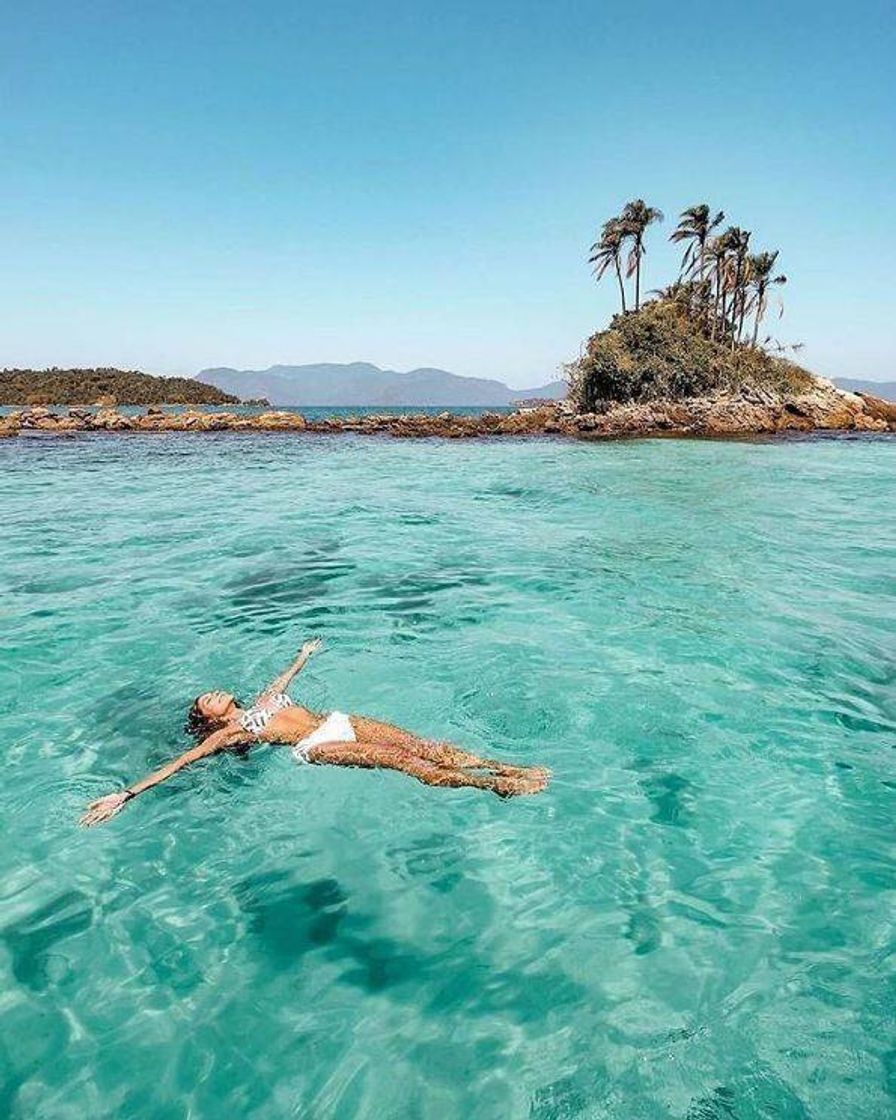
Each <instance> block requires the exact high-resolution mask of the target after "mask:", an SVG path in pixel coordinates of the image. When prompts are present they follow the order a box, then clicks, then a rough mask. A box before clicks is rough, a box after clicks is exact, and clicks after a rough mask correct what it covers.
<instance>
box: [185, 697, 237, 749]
mask: <svg viewBox="0 0 896 1120" xmlns="http://www.w3.org/2000/svg"><path fill="white" fill-rule="evenodd" d="M204 695H205V693H201V694H200V695H199V696H197V697H196V699H195V700H194V701H193V703H192V704H191V705H190V710H189V711H188V712H187V722H186V723H185V724H184V731H186V733H187V734H188V735H192V736H193V738H194V739H205V738H207V736H209V735H211V734H212V732H214V731H217V730H218V729H219V728H221V727H224V726H225V724H226V721H225V720H222V719H210V718H209V717H208V716H206V715H203V713H202V710H201V709H200V707H199V701H200V700H201V699H202V697H203V696H204ZM234 702H235V703H236V706H237V707H238V708H240V707H242V705H241V704H240V702H239V700H237V699H236V698H235V697H234Z"/></svg>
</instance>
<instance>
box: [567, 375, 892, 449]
mask: <svg viewBox="0 0 896 1120" xmlns="http://www.w3.org/2000/svg"><path fill="white" fill-rule="evenodd" d="M569 423H570V425H571V426H572V427H573V428H574V429H575V430H576V431H577V432H578V433H580V434H582V435H587V436H591V437H599V436H639V435H657V434H664V435H692V436H744V435H760V434H763V433H773V432H811V431H865V432H875V431H878V432H886V431H896V405H894V404H892V403H890V402H889V401H883V400H879V399H878V398H876V397H870V396H865V395H861V394H856V393H847V392H843V391H842V390H840V389H837V388H836V386H834V385H833V384H832V383H831V382H829V381H824V380H822V379H821V378H816V379H815V380H814V382H813V383H812V384H811V386H810V387H809V388H808V390H807V391H805V392H803V393H799V394H794V393H791V394H776V393H774V392H772V391H769V390H762V389H744V390H742V391H740V392H739V393H737V394H730V393H729V394H723V393H718V394H714V395H710V396H705V397H693V398H691V399H689V400H684V401H669V402H666V401H651V402H648V403H640V404H627V405H620V404H615V405H611V406H610V405H608V406H607V408H606V409H605V410H602V411H599V412H594V413H585V414H580V415H575V416H572V417H570V420H569Z"/></svg>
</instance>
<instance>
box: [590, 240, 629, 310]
mask: <svg viewBox="0 0 896 1120" xmlns="http://www.w3.org/2000/svg"><path fill="white" fill-rule="evenodd" d="M625 236H626V234H625V230H624V229H623V227H622V223H621V222H620V220H619V218H610V220H609V221H608V222H604V225H603V229H602V230H601V233H600V238H599V239H598V240H597V241H595V242H594V244H593V245H592V246H591V256H590V257H589V258H588V263H589V264H592V265H594V278H595V280H598V281H600V280H601V279H602V278H603V275H604V273H605V272H606V271H607V269H608V268H609V267H610V265H612V266H613V268H614V269H615V271H616V279H617V280H618V281H619V298H620V300H621V301H622V314H623V315H624V314H625V285H624V284H623V283H622V247H623V245H624V243H625Z"/></svg>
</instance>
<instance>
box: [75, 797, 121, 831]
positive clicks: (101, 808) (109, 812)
mask: <svg viewBox="0 0 896 1120" xmlns="http://www.w3.org/2000/svg"><path fill="white" fill-rule="evenodd" d="M127 801H130V797H128V794H127V791H126V790H122V791H121V793H110V794H109V795H108V796H106V797H101V798H100V799H99V801H93V802H91V803H90V805H89V806H88V807H87V812H86V813H85V814H84V816H83V817H82V818H81V820H80V821H79V822H78V823H79V824H82V825H83V826H84V827H85V828H93V826H94V825H95V824H102V823H103V821H108V820H111V819H112V817H114V816H115V814H116V813H120V812H121V810H122V809H123V808H124V805H125V803H126V802H127Z"/></svg>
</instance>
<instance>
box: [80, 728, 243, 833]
mask: <svg viewBox="0 0 896 1120" xmlns="http://www.w3.org/2000/svg"><path fill="white" fill-rule="evenodd" d="M252 738H253V736H252V735H251V734H250V733H249V732H248V731H244V730H243V728H242V727H239V726H238V725H235V724H232V725H231V726H229V727H222V728H221V730H220V731H215V732H214V733H213V734H211V735H209V736H208V738H207V739H203V740H202V742H201V743H198V744H197V745H196V746H195V747H193V749H192V750H189V751H186V752H185V753H184V754H182V755H181V756H180V757H179V758H175V759H174V761H173V762H169V763H168V765H167V766H163V767H162V768H161V770H156V771H155V773H154V774H149V775H148V776H147V777H145V778H143V779H142V780H141V781H139V782H135V783H134V785H132V786H128V788H127V789H125V790H122V791H121V792H120V793H110V794H108V796H106V797H101V798H100V799H99V801H94V802H92V803H91V804H90V805H89V806H88V808H87V812H86V813H85V814H84V816H83V817H81V820H80V823H81V824H82V825H84V827H85V828H90V827H92V826H93V825H95V824H102V822H103V821H107V820H109V819H110V818H111V817H114V816H115V815H116V813H120V812H121V810H122V809H123V808H124V806H125V805H126V804H127V803H128V802H129V801H131V800H133V798H135V797H136V796H137V795H138V794H141V793H145V792H146V790H148V789H152V787H153V786H157V785H159V783H160V782H164V781H167V780H168V778H170V777H171V776H172V774H176V773H177V772H178V770H183V768H184V767H185V766H189V765H190V763H191V762H198V761H199V759H200V758H207V757H208V756H209V755H212V754H217V753H218V751H223V750H224V749H225V748H227V747H231V746H235V745H236V744H237V743H246V742H250V741H251V740H252Z"/></svg>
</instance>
